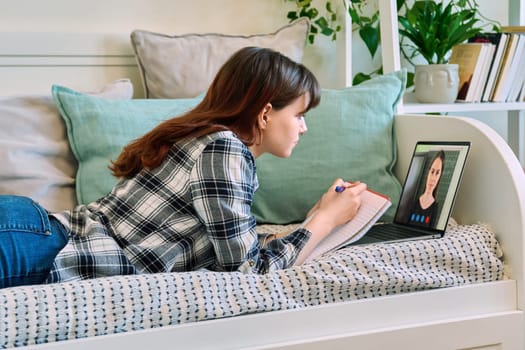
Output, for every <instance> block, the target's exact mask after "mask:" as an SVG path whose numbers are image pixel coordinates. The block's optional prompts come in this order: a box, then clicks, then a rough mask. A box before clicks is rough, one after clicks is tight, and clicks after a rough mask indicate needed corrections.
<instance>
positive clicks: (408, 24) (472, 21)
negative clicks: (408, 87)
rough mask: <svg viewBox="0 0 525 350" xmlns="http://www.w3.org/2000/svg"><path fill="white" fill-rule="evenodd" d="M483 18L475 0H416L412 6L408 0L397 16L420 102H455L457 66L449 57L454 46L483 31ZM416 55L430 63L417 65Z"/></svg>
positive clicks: (404, 51)
mask: <svg viewBox="0 0 525 350" xmlns="http://www.w3.org/2000/svg"><path fill="white" fill-rule="evenodd" d="M481 17H482V16H481V15H480V14H479V11H478V8H477V4H476V2H475V0H451V1H449V2H447V3H444V2H437V1H425V0H417V1H415V2H414V3H413V4H412V6H409V5H407V3H406V2H405V8H404V13H403V14H400V15H399V16H398V21H399V25H400V27H399V34H400V37H401V50H402V52H403V54H404V56H405V57H406V58H407V60H408V61H409V62H411V63H412V64H413V65H414V67H415V77H414V85H415V91H416V98H417V99H418V100H419V101H420V102H433V103H450V102H454V100H455V99H456V97H457V92H458V74H457V71H458V66H457V65H455V64H448V63H447V62H448V58H449V55H450V52H451V50H452V48H453V47H454V46H455V45H458V44H461V43H463V42H466V41H467V40H468V39H470V38H472V37H474V36H476V35H478V34H479V33H481V32H482V31H483V30H484V27H485V26H486V24H483V23H482V22H481V21H480V19H481ZM406 40H408V41H409V43H406ZM415 57H422V58H423V60H425V61H426V63H427V64H414V62H413V59H414V58H415Z"/></svg>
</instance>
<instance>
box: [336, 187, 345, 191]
mask: <svg viewBox="0 0 525 350" xmlns="http://www.w3.org/2000/svg"><path fill="white" fill-rule="evenodd" d="M345 189H346V187H344V186H335V192H343V191H344V190H345Z"/></svg>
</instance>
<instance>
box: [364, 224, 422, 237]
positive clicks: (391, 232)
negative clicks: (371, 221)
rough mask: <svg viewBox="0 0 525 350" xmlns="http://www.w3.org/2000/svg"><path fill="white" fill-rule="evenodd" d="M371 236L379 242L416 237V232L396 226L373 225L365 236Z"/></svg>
mask: <svg viewBox="0 0 525 350" xmlns="http://www.w3.org/2000/svg"><path fill="white" fill-rule="evenodd" d="M368 235H370V236H372V237H374V238H377V239H379V240H391V239H404V238H412V237H415V236H417V235H418V232H416V231H410V230H408V229H407V228H405V227H400V226H397V225H390V224H381V225H374V226H372V228H371V229H370V231H368V232H367V234H366V235H365V236H368Z"/></svg>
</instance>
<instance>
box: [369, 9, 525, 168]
mask: <svg viewBox="0 0 525 350" xmlns="http://www.w3.org/2000/svg"><path fill="white" fill-rule="evenodd" d="M524 1H525V0H509V24H513V25H518V24H522V23H525V19H524V18H523V17H525V14H524V13H523V12H524V10H525V5H523V2H524ZM379 11H380V22H381V48H382V57H383V70H384V72H385V73H388V72H392V71H396V70H399V69H401V59H400V50H399V34H398V22H397V6H396V0H379ZM524 64H525V63H524ZM398 110H399V112H400V113H411V114H420V113H445V112H449V113H450V112H475V111H479V112H484V111H504V112H505V111H506V112H507V119H508V134H507V138H508V139H507V142H508V144H509V146H510V147H511V148H512V150H513V151H514V153H515V154H516V156H517V157H518V159H519V160H520V162H521V163H522V164H525V140H524V139H525V117H524V111H525V102H512V103H492V102H484V103H453V104H427V103H418V102H417V101H416V99H415V96H414V95H413V94H411V93H407V94H406V95H405V98H404V99H403V102H402V103H401V104H400V105H399V107H398Z"/></svg>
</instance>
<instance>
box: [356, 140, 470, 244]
mask: <svg viewBox="0 0 525 350" xmlns="http://www.w3.org/2000/svg"><path fill="white" fill-rule="evenodd" d="M469 149H470V142H468V141H460V142H451V141H445V142H443V141H442V142H437V141H419V142H417V143H416V146H415V149H414V153H413V155H412V159H411V161H410V166H409V168H408V172H407V176H406V178H405V183H404V184H403V189H402V191H401V196H400V200H399V205H398V207H397V210H396V213H395V216H394V221H393V222H391V223H378V224H376V225H374V226H372V227H371V229H370V230H369V231H368V232H367V233H366V234H365V235H364V236H363V237H362V238H361V239H359V240H358V241H356V242H354V243H352V245H357V244H368V243H376V242H394V241H395V242H398V241H406V240H415V239H431V238H440V237H443V235H444V234H445V229H446V227H447V223H448V220H449V218H450V214H451V212H452V207H453V204H454V201H455V199H456V194H457V190H458V187H459V183H460V181H461V177H462V175H463V169H464V166H465V162H466V160H467V155H468V151H469Z"/></svg>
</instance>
